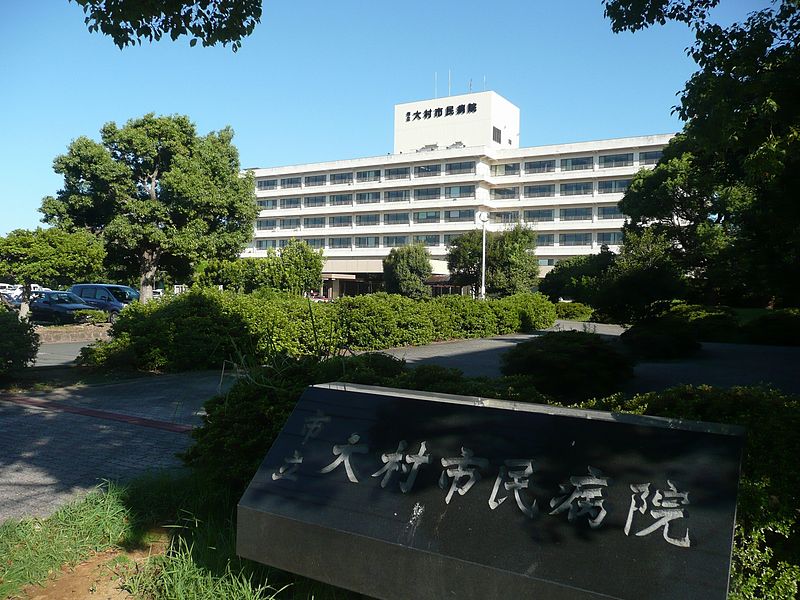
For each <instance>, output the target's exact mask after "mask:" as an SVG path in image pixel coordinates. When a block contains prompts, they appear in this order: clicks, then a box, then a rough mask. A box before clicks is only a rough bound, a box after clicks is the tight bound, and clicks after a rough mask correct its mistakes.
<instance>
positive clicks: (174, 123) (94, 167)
mask: <svg viewBox="0 0 800 600" xmlns="http://www.w3.org/2000/svg"><path fill="white" fill-rule="evenodd" d="M101 139H102V142H101V143H97V142H94V141H92V140H90V139H88V138H86V137H80V138H78V139H77V140H75V141H74V142H72V143H71V144H70V146H69V148H68V150H67V153H66V154H64V155H62V156H58V157H57V158H56V159H55V161H54V169H55V171H56V172H57V173H59V174H62V175H63V176H64V187H63V189H61V190H60V191H59V192H58V194H57V195H56V196H55V197H52V196H51V197H47V198H44V200H43V201H42V207H41V209H40V211H41V212H42V213H43V214H44V219H43V220H44V221H45V222H46V223H49V224H52V225H55V226H57V227H59V228H62V229H65V230H67V231H78V230H87V231H91V232H93V233H95V234H97V235H99V236H101V237H102V239H103V240H104V242H105V246H106V249H107V251H108V263H109V264H108V266H109V269H110V270H116V271H117V272H119V273H121V272H124V271H125V270H128V271H131V270H132V271H134V272H135V274H136V275H137V276H138V278H139V281H140V287H141V293H142V300H147V299H149V298H150V297H151V296H152V288H153V285H154V280H155V277H156V272H157V271H158V270H159V268H161V269H162V270H164V271H166V272H167V273H168V274H176V273H187V272H190V270H191V269H190V266H191V265H193V264H196V263H197V262H199V261H201V260H207V259H210V258H234V257H236V256H237V255H238V254H239V252H240V251H241V249H242V248H243V247H244V245H245V244H246V243H247V242H248V241H249V239H250V237H251V235H252V231H253V223H254V220H255V216H256V214H257V207H256V203H255V197H254V191H253V179H252V175H250V174H247V175H245V176H242V175H241V174H240V172H239V154H238V151H237V150H236V148H235V147H234V146H233V144H232V143H231V140H232V139H233V131H232V130H231V129H230V128H225V129H223V130H221V131H219V132H212V133H209V134H208V135H206V136H203V137H199V136H198V135H197V133H196V131H195V126H194V124H193V123H192V122H191V121H190V120H189V118H188V117H185V116H179V115H175V116H169V117H156V116H154V115H153V114H152V113H151V114H147V115H145V116H144V117H142V118H140V119H132V120H130V121H128V122H127V123H126V124H125V126H124V127H122V128H118V127H117V125H116V124H115V123H113V122H112V123H107V124H106V125H104V126H103V128H102V130H101Z"/></svg>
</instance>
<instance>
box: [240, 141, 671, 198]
mask: <svg viewBox="0 0 800 600" xmlns="http://www.w3.org/2000/svg"><path fill="white" fill-rule="evenodd" d="M661 155H662V152H661V150H653V151H650V152H639V165H653V164H655V163H657V162H658V160H659V159H660V158H661ZM633 159H634V153H633V152H627V153H624V154H605V155H600V156H599V157H598V167H599V168H601V169H609V168H615V167H630V166H633ZM558 163H559V167H560V169H561V170H562V171H582V170H589V169H593V168H594V158H593V157H591V156H578V157H573V158H562V159H560V160H559V161H558ZM475 165H476V163H475V161H474V160H471V161H462V162H453V163H446V164H445V165H441V164H434V165H418V166H415V167H413V172H414V177H415V178H420V177H436V176H439V175H441V174H442V173H443V172H444V174H445V175H464V174H474V173H475ZM443 166H444V169H443V168H442V167H443ZM523 167H524V170H525V173H526V174H531V173H553V172H555V170H556V159H548V160H533V161H527V162H524V163H518V162H516V163H503V164H499V165H493V166H492V175H495V176H507V175H519V174H520V173H521V169H522V168H523ZM411 172H412V168H411V167H392V168H385V169H383V178H384V179H385V180H393V179H410V178H411ZM354 181H355V182H356V183H367V182H370V181H381V169H369V170H366V171H356V172H355V173H353V172H345V173H330V174H322V175H306V176H305V177H301V176H294V177H282V178H276V179H259V180H258V181H257V182H256V188H257V189H258V190H261V191H263V190H276V189H278V188H279V187H280V188H281V189H291V188H299V187H316V186H323V185H327V184H328V183H330V185H346V184H352V183H353V182H354Z"/></svg>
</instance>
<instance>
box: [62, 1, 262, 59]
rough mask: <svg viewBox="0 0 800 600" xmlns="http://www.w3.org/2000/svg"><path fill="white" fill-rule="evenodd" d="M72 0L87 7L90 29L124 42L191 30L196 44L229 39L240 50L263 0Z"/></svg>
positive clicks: (224, 42) (121, 44)
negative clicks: (155, 0)
mask: <svg viewBox="0 0 800 600" xmlns="http://www.w3.org/2000/svg"><path fill="white" fill-rule="evenodd" d="M74 1H75V3H76V4H78V5H79V6H81V8H83V12H84V14H85V15H86V18H85V19H84V21H85V23H86V25H87V26H88V28H89V31H92V32H96V31H100V32H102V33H104V34H106V35H108V36H111V39H113V40H114V43H115V44H116V45H117V46H119V47H120V48H124V47H125V46H130V45H133V44H136V43H141V42H142V40H148V41H151V42H152V41H153V40H160V39H161V38H162V36H167V35H168V36H169V37H170V38H172V40H176V39H178V38H179V37H181V36H184V35H188V36H191V40H190V42H189V43H190V45H192V46H194V45H196V44H197V42H198V41H200V42H201V43H202V44H203V46H213V45H215V44H218V43H221V44H222V45H223V46H225V45H227V44H231V47H232V48H233V51H234V52H236V51H237V50H238V49H239V48H240V47H241V45H242V38H244V37H246V36H248V35H250V34H251V33H252V32H253V30H254V29H255V27H256V25H257V24H258V23H259V21H260V20H261V0H159V1H158V2H153V1H146V0H74Z"/></svg>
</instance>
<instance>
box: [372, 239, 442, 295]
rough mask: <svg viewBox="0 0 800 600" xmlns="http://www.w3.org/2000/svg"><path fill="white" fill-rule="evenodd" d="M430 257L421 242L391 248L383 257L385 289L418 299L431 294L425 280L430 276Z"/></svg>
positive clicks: (431, 270) (431, 271)
mask: <svg viewBox="0 0 800 600" xmlns="http://www.w3.org/2000/svg"><path fill="white" fill-rule="evenodd" d="M431 273H433V269H432V268H431V257H430V254H428V251H427V250H426V249H425V247H424V246H423V245H422V244H412V245H410V246H400V247H399V248H392V250H391V251H390V252H389V255H388V256H387V257H386V258H384V259H383V280H384V283H385V284H386V291H387V292H389V293H390V294H400V295H402V296H406V297H408V298H413V299H415V300H418V299H420V298H425V297H427V296H430V295H431V288H430V287H429V286H427V285H426V284H425V280H427V279H428V277H430V276H431Z"/></svg>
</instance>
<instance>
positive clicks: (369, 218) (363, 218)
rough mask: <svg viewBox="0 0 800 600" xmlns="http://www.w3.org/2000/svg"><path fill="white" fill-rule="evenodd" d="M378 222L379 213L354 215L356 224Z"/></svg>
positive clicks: (376, 223)
mask: <svg viewBox="0 0 800 600" xmlns="http://www.w3.org/2000/svg"><path fill="white" fill-rule="evenodd" d="M378 224H380V215H356V225H359V226H362V227H363V226H366V225H378Z"/></svg>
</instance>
